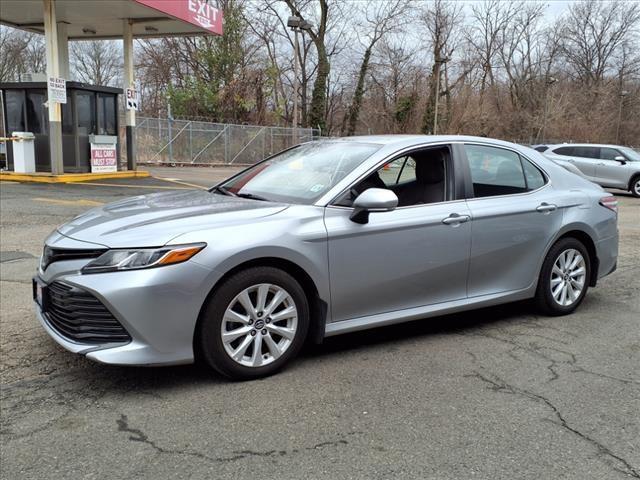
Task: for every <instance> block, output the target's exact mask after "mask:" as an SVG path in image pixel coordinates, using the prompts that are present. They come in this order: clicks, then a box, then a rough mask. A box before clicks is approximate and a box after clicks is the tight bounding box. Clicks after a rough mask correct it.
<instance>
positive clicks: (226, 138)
mask: <svg viewBox="0 0 640 480" xmlns="http://www.w3.org/2000/svg"><path fill="white" fill-rule="evenodd" d="M222 132H223V133H224V137H223V139H224V163H229V156H230V155H229V125H225V127H224V129H223V130H222Z"/></svg>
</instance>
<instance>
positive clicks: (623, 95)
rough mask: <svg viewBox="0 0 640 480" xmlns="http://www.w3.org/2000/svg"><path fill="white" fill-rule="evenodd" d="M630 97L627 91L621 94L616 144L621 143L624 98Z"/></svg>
mask: <svg viewBox="0 0 640 480" xmlns="http://www.w3.org/2000/svg"><path fill="white" fill-rule="evenodd" d="M627 95H629V92H628V91H627V90H622V91H621V92H620V95H619V96H620V107H619V109H618V126H617V127H616V144H617V143H619V142H620V124H621V123H622V104H623V103H624V97H626V96H627Z"/></svg>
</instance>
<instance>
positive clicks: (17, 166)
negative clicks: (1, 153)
mask: <svg viewBox="0 0 640 480" xmlns="http://www.w3.org/2000/svg"><path fill="white" fill-rule="evenodd" d="M11 136H12V137H13V138H14V140H13V142H11V143H12V145H13V170H14V171H15V172H17V173H34V172H35V171H36V155H35V148H34V147H35V139H36V136H35V135H34V134H33V133H31V132H13V133H12V134H11Z"/></svg>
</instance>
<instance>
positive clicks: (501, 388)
mask: <svg viewBox="0 0 640 480" xmlns="http://www.w3.org/2000/svg"><path fill="white" fill-rule="evenodd" d="M491 375H492V376H493V379H491V378H489V377H488V376H486V375H483V374H482V373H480V372H479V371H477V370H475V371H474V373H473V374H468V375H464V377H467V378H469V377H470V378H478V379H479V380H481V381H482V382H484V383H485V384H487V385H489V388H490V389H491V390H493V391H494V392H498V393H507V394H513V395H519V396H521V397H525V398H529V399H531V400H534V401H536V402H538V403H543V404H545V405H546V406H547V407H548V408H549V409H551V411H552V412H553V414H554V416H555V417H556V419H557V420H558V421H557V422H553V421H552V423H554V424H555V425H559V426H561V427H562V428H564V429H565V430H567V431H569V432H571V433H573V434H574V435H576V436H578V437H579V438H581V439H583V440H585V441H586V442H588V443H590V444H591V445H593V446H594V447H596V448H597V450H598V452H599V453H600V454H601V455H605V456H608V457H611V458H613V459H614V460H617V461H618V462H620V463H621V464H622V465H623V466H624V468H625V469H626V470H621V469H619V468H617V467H613V468H614V470H616V471H618V472H620V473H622V474H624V475H630V476H632V477H634V478H640V471H639V470H638V469H636V468H635V467H633V466H632V465H631V463H629V461H628V460H626V459H625V458H623V457H621V456H620V455H617V454H615V453H613V452H612V451H611V450H610V449H609V448H608V447H606V446H605V445H603V444H602V443H600V442H598V441H597V440H595V439H594V438H592V437H590V436H588V435H587V434H585V433H583V432H581V431H580V430H578V429H577V428H575V427H572V426H571V425H569V423H568V422H567V420H566V419H565V418H564V416H563V415H562V413H561V412H560V410H559V409H558V408H557V407H556V406H555V405H554V404H553V403H552V402H551V401H550V400H549V399H548V398H546V397H544V396H543V395H540V394H537V393H534V392H531V391H529V390H524V389H521V388H518V387H515V386H513V385H510V384H508V383H506V382H505V381H504V380H502V379H501V378H500V377H498V376H497V375H495V374H491Z"/></svg>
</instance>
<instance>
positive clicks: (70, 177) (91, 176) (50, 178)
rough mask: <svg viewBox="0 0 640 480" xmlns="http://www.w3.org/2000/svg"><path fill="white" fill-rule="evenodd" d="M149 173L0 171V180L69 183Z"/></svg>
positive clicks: (147, 173) (134, 176)
mask: <svg viewBox="0 0 640 480" xmlns="http://www.w3.org/2000/svg"><path fill="white" fill-rule="evenodd" d="M150 176H151V174H150V173H149V172H147V171H146V170H135V171H127V172H109V173H64V174H62V175H51V174H50V173H16V172H0V181H3V180H4V181H10V182H34V183H71V182H89V181H91V180H104V179H108V178H146V177H150Z"/></svg>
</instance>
